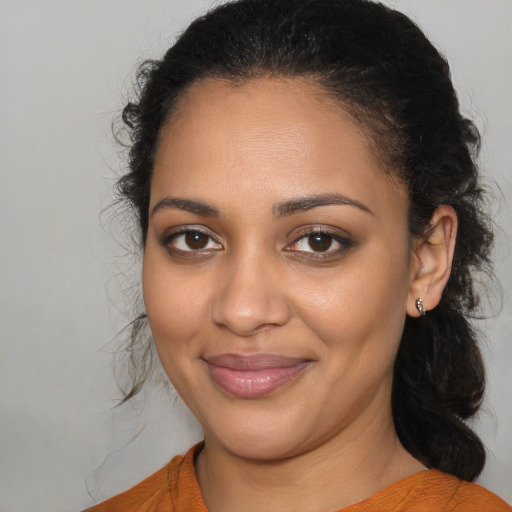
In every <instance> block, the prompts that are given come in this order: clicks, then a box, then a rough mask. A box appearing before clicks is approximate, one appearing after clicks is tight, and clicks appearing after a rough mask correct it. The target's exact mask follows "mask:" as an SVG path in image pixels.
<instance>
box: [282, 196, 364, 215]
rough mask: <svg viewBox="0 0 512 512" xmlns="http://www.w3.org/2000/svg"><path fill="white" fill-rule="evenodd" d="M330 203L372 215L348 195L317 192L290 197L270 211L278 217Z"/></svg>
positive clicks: (329, 204) (330, 204)
mask: <svg viewBox="0 0 512 512" xmlns="http://www.w3.org/2000/svg"><path fill="white" fill-rule="evenodd" d="M332 205H342V206H354V207H355V208H359V210H362V211H363V212H366V213H370V214H371V215H373V212H372V211H371V210H370V208H368V207H367V206H366V205H364V204H363V203H360V202H359V201H356V200H355V199H351V198H350V197H346V196H343V195H341V194H319V195H314V196H306V197H299V198H297V199H292V200H290V201H285V202H283V203H279V204H276V205H275V206H274V207H273V208H272V211H273V213H274V215H275V216H276V217H278V218H279V217H288V216H290V215H294V214H296V213H300V212H305V211H307V210H311V209H313V208H318V207H319V206H332Z"/></svg>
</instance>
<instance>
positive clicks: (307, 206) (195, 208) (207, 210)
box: [150, 194, 373, 218]
mask: <svg viewBox="0 0 512 512" xmlns="http://www.w3.org/2000/svg"><path fill="white" fill-rule="evenodd" d="M332 205H342V206H353V207H355V208H358V209H359V210H361V211H363V212H365V213H370V214H371V215H373V212H372V211H371V210H370V208H368V207H367V206H365V205H364V204H363V203H361V202H359V201H356V200H355V199H351V198H350V197H346V196H343V195H341V194H319V195H314V196H305V197H299V198H296V199H291V200H289V201H284V202H282V203H278V204H276V205H274V206H273V208H272V213H273V214H274V216H275V217H277V218H282V217H289V216H291V215H294V214H296V213H300V212H305V211H308V210H312V209H313V208H318V207H320V206H332ZM167 208H169V209H175V210H183V211H186V212H190V213H194V214H196V215H201V216H203V217H220V210H219V209H218V208H216V207H215V206H213V205H211V204H209V203H206V202H203V201H199V200H197V199H183V198H178V197H170V196H168V197H164V198H163V199H161V200H160V201H158V203H156V205H155V206H154V207H153V209H152V210H151V213H150V217H151V216H153V215H154V214H155V213H156V212H158V211H159V210H163V209H167Z"/></svg>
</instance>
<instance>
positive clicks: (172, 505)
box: [84, 444, 511, 512]
mask: <svg viewBox="0 0 512 512" xmlns="http://www.w3.org/2000/svg"><path fill="white" fill-rule="evenodd" d="M201 446H202V444H198V445H196V446H194V447H192V448H191V449H190V450H189V451H188V453H187V454H186V455H185V457H182V456H177V457H174V458H173V459H172V461H171V462H170V463H169V464H167V466H165V467H163V468H162V469H160V470H159V471H157V472H156V473H154V474H153V475H151V476H150V477H148V478H146V479H145V480H143V481H142V482H141V483H139V484H137V485H136V486H135V487H132V488H131V489H129V490H128V491H126V492H124V493H122V494H118V495H117V496H114V497H113V498H110V499H109V500H107V501H105V502H103V503H101V504H99V505H96V506H95V507H92V508H89V509H87V510H86V511H84V512H208V510H207V508H206V506H205V504H204V502H203V497H202V495H201V491H200V489H199V485H198V483H197V480H196V475H195V471H194V459H195V457H196V455H197V453H199V451H200V449H201ZM337 512H511V508H510V506H509V505H507V504H506V503H505V502H504V501H503V500H502V499H500V498H498V496H496V495H495V494H493V493H491V492H490V491H488V490H486V489H484V488H483V487H480V486H479V485H477V484H473V483H469V482H465V481H464V480H459V479H458V478H456V477H454V476H451V475H447V474H445V473H441V472H440V471H437V470H435V469H431V470H429V471H423V472H421V473H417V474H415V475H412V476H410V477H407V478H404V479H403V480H400V481H399V482H397V483H395V484H393V485H391V486H389V487H386V488H385V489H383V490H382V491H379V492H378V493H377V494H374V495H373V496H371V497H370V498H368V499H366V500H364V501H361V502H360V503H356V504H355V505H350V506H349V507H345V508H343V509H340V510H339V511H337Z"/></svg>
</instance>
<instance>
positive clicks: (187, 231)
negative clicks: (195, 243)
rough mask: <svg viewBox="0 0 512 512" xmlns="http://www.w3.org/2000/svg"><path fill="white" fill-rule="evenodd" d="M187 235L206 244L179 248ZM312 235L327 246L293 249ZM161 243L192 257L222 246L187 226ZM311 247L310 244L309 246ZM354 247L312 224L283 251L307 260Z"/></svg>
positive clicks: (211, 251) (352, 244)
mask: <svg viewBox="0 0 512 512" xmlns="http://www.w3.org/2000/svg"><path fill="white" fill-rule="evenodd" d="M188 235H191V236H194V235H200V236H204V237H206V238H207V242H206V246H205V247H203V248H199V249H193V248H190V245H188V243H187V242H186V241H185V240H184V241H183V243H184V244H187V245H188V247H189V248H188V249H183V248H179V247H177V246H176V241H177V240H178V239H179V238H180V237H187V236H188ZM313 236H324V237H326V238H327V239H328V241H329V246H328V247H327V248H326V249H325V250H321V251H315V250H311V251H307V250H297V249H293V246H296V245H297V244H299V243H300V242H301V241H307V239H308V238H309V237H313ZM211 243H214V244H216V245H217V246H219V247H215V248H212V247H208V246H209V245H210V244H211ZM306 243H307V242H306ZM333 243H337V244H338V247H337V248H336V249H332V248H331V246H332V245H333ZM161 244H162V245H163V246H164V247H165V248H166V249H167V251H168V252H169V254H170V255H171V256H176V257H185V258H194V257H201V256H203V257H204V256H208V255H211V254H212V253H213V252H218V251H221V250H222V249H223V246H222V244H221V243H220V242H218V241H217V240H216V239H215V238H214V237H213V236H212V235H211V234H210V233H208V232H207V231H205V230H203V229H200V228H195V227H189V228H182V229H179V230H178V231H175V232H172V233H169V234H166V235H165V236H164V237H162V239H161ZM310 247H311V246H310ZM353 247H354V242H353V241H352V240H351V239H350V238H348V237H347V236H343V235H340V234H339V233H336V232H333V231H332V230H329V229H326V228H325V227H320V226H314V227H310V228H308V229H307V230H306V231H303V232H302V233H301V234H300V235H299V236H298V237H297V238H296V239H295V240H294V241H293V242H292V243H291V244H288V245H287V246H286V247H285V249H284V250H285V251H286V252H289V253H293V254H294V255H295V256H297V257H300V258H303V259H309V260H315V261H319V260H327V259H332V258H333V257H336V256H339V255H341V254H342V253H343V252H344V251H346V250H348V249H351V248H353Z"/></svg>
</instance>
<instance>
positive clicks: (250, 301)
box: [211, 245, 289, 336]
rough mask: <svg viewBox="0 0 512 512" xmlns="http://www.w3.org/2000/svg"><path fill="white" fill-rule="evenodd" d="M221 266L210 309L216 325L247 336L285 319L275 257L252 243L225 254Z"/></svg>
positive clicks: (287, 309) (285, 310)
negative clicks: (216, 290) (219, 280)
mask: <svg viewBox="0 0 512 512" xmlns="http://www.w3.org/2000/svg"><path fill="white" fill-rule="evenodd" d="M223 266H224V268H223V272H221V273H220V275H221V282H220V283H219V289H218V293H217V294H216V297H215V300H214V301H213V304H212V311H211V316H212V320H213V321H214V322H215V323H216V324H217V325H219V326H222V327H225V328H228V329H229V330H231V331H232V332H234V333H235V334H237V335H239V336H251V335H253V334H256V333H257V332H259V331H261V330H262V329H266V328H270V327H276V326H280V325H284V324H285V323H286V322H287V321H288V318H289V307H288V303H287V300H286V295H285V293H284V288H283V284H284V283H283V279H282V271H281V272H280V265H279V258H273V257H272V255H271V254H269V251H266V250H264V249H263V248H262V247H255V246H254V245H253V246H252V247H250V246H246V247H241V248H240V249H239V250H236V251H232V252H231V254H229V255H226V259H225V261H224V262H223ZM280 276H281V279H280Z"/></svg>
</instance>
